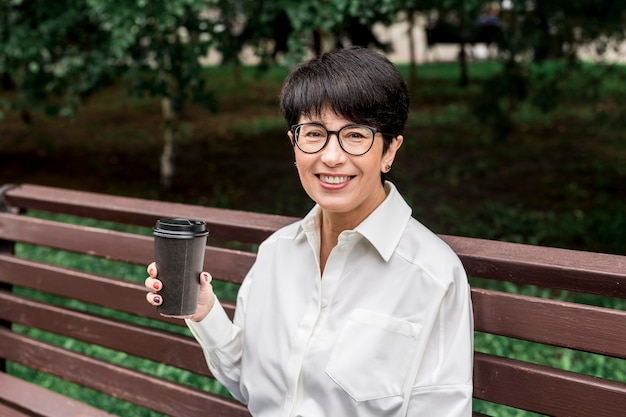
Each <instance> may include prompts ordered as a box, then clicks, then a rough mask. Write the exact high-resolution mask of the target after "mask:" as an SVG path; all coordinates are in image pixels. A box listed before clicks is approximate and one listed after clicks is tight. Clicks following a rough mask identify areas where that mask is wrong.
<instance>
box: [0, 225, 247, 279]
mask: <svg viewBox="0 0 626 417" xmlns="http://www.w3.org/2000/svg"><path fill="white" fill-rule="evenodd" d="M0 239H6V240H12V241H18V242H24V243H32V244H38V245H43V246H49V247H52V248H55V249H61V250H67V251H70V252H76V253H84V254H87V255H91V256H97V257H102V258H106V259H113V260H118V261H122V262H129V263H133V264H139V265H148V264H149V263H150V262H152V261H153V260H154V240H153V238H152V237H148V236H140V235H135V234H131V233H123V232H117V231H112V230H105V229H97V228H91V227H84V226H76V225H71V224H65V223H58V222H52V221H48V220H41V219H36V218H30V217H24V216H16V215H12V214H6V213H0ZM255 258H256V255H255V254H253V253H249V252H242V251H237V250H232V249H223V248H216V247H207V249H206V252H205V260H204V265H205V268H206V270H208V271H211V274H212V275H215V276H216V278H217V279H221V280H223V281H229V282H235V283H240V282H241V281H242V280H243V277H244V276H245V275H246V273H247V272H248V270H249V269H250V267H251V266H252V264H253V263H254V259H255Z"/></svg>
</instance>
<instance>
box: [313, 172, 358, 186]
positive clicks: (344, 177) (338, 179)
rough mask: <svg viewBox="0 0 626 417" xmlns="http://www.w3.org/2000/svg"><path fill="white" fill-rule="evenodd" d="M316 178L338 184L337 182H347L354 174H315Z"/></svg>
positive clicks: (327, 182)
mask: <svg viewBox="0 0 626 417" xmlns="http://www.w3.org/2000/svg"><path fill="white" fill-rule="evenodd" d="M317 178H319V179H320V181H322V182H324V183H326V184H332V185H338V184H344V183H347V182H348V181H350V180H351V179H352V178H354V175H352V176H349V175H341V176H333V175H321V174H320V175H317Z"/></svg>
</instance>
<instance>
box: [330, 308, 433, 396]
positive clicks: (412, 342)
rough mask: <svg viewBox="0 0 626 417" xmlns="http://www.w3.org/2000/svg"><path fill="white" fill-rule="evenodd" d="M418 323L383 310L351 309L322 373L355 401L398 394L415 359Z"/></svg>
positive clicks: (419, 328) (401, 390) (418, 331)
mask: <svg viewBox="0 0 626 417" xmlns="http://www.w3.org/2000/svg"><path fill="white" fill-rule="evenodd" d="M420 330H421V326H420V325H418V324H414V323H411V322H408V321H406V320H401V319H398V318H395V317H391V316H387V315H385V314H381V313H376V312H373V311H367V310H362V309H357V310H354V311H353V312H352V314H351V315H350V318H349V319H348V321H347V322H346V324H345V325H344V328H343V329H342V331H341V334H340V335H339V338H338V340H337V344H336V345H335V348H334V349H333V352H332V354H331V357H330V360H329V362H328V365H327V366H326V370H325V371H326V374H327V375H328V376H329V377H330V378H331V379H332V380H333V381H335V383H337V384H338V385H339V386H340V387H341V388H343V390H344V391H346V392H347V393H348V394H349V395H350V397H352V399H354V400H355V401H368V400H374V399H378V398H384V397H390V396H398V395H401V394H402V392H403V388H404V384H405V380H406V377H407V373H408V372H409V369H411V368H412V366H411V365H412V364H413V363H414V361H415V360H416V359H417V358H415V355H416V354H417V353H416V352H417V346H418V337H419V333H420Z"/></svg>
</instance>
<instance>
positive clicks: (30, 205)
mask: <svg viewBox="0 0 626 417" xmlns="http://www.w3.org/2000/svg"><path fill="white" fill-rule="evenodd" d="M6 200H7V202H8V203H9V204H10V205H11V206H15V207H22V208H26V209H36V210H44V211H51V212H55V213H65V214H72V215H77V216H85V217H90V218H94V219H98V220H110V221H114V222H120V223H126V224H134V225H139V226H146V227H153V226H154V225H155V223H156V220H157V219H160V218H166V217H191V218H196V219H200V220H205V221H207V223H208V226H209V230H210V235H211V236H212V237H215V238H218V239H224V240H237V241H241V242H246V243H258V242H260V241H262V240H264V239H265V238H266V237H267V236H269V235H270V234H271V233H272V232H274V231H275V230H276V229H277V228H279V227H282V226H284V225H286V224H289V223H292V222H294V221H296V220H297V219H296V218H293V217H286V216H277V215H269V214H259V213H249V212H244V211H239V210H229V209H220V208H212V207H200V206H190V205H184V204H177V203H166V202H160V201H150V204H146V200H143V199H138V198H131V197H119V196H109V195H103V194H99V193H91V192H85V191H75V190H64V189H59V188H53V187H46V186H39V185H30V184H25V185H21V186H19V187H17V188H15V189H12V190H11V191H10V192H8V193H7V196H6Z"/></svg>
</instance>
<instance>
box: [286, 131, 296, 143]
mask: <svg viewBox="0 0 626 417" xmlns="http://www.w3.org/2000/svg"><path fill="white" fill-rule="evenodd" d="M287 136H289V142H291V146H296V142H294V141H293V133H292V132H291V130H288V131H287Z"/></svg>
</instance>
